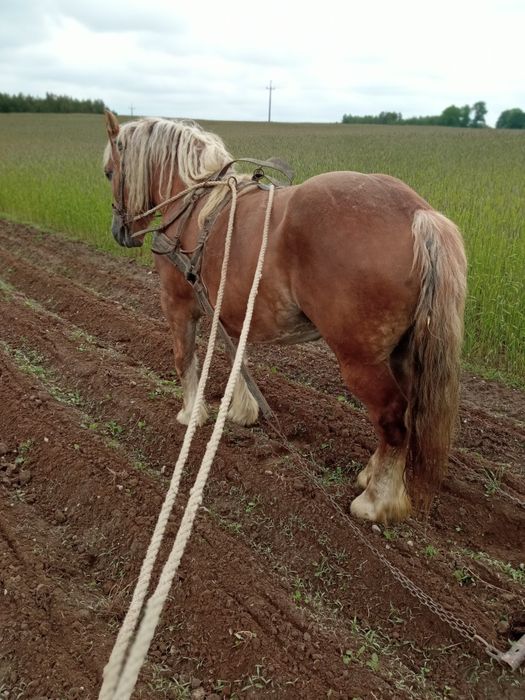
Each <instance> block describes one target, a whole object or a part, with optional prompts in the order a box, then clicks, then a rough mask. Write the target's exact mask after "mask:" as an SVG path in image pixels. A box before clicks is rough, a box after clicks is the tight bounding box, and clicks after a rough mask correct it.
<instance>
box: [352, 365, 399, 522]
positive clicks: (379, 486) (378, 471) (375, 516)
mask: <svg viewBox="0 0 525 700" xmlns="http://www.w3.org/2000/svg"><path fill="white" fill-rule="evenodd" d="M341 372H342V374H343V378H344V379H345V382H346V383H347V385H348V388H349V389H350V391H351V392H352V393H353V394H355V395H356V396H357V397H358V398H359V399H360V400H361V401H362V402H363V403H364V404H365V406H366V407H367V409H368V412H369V415H370V419H371V421H372V423H373V425H374V428H375V431H376V433H377V436H378V438H379V446H378V448H377V450H376V451H375V453H374V454H373V456H372V458H371V459H370V461H369V463H368V465H367V466H366V468H365V469H364V470H363V471H362V472H361V473H360V475H359V477H358V483H359V485H360V486H361V487H362V488H364V491H363V493H362V494H361V495H359V496H358V497H357V498H356V499H354V501H353V502H352V506H351V511H352V513H353V514H354V515H355V516H356V517H358V518H365V519H367V520H373V521H377V522H392V521H399V520H403V519H404V518H406V517H407V516H408V515H409V514H410V499H409V496H408V493H407V490H406V486H405V479H404V473H405V458H406V451H407V431H406V427H405V422H404V415H405V410H406V405H407V403H406V398H405V395H404V393H403V391H402V390H401V388H400V386H399V384H398V382H397V381H396V379H395V378H394V376H393V374H392V371H391V368H390V365H389V364H388V363H386V362H384V363H380V364H378V365H363V364H357V363H353V362H341Z"/></svg>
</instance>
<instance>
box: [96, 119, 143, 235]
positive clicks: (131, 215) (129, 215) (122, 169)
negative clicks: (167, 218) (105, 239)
mask: <svg viewBox="0 0 525 700" xmlns="http://www.w3.org/2000/svg"><path fill="white" fill-rule="evenodd" d="M106 129H107V132H108V138H109V142H108V145H107V147H106V150H105V153H104V174H105V176H106V177H107V178H108V180H109V181H110V182H111V187H112V190H113V204H112V207H113V220H112V223H111V233H112V234H113V237H114V239H115V240H116V241H117V243H119V244H120V245H121V246H125V247H126V248H135V247H137V246H141V245H142V244H143V243H144V235H145V234H142V235H140V236H134V235H133V234H134V232H135V231H141V230H142V229H144V228H146V227H147V226H148V224H149V222H150V221H151V220H152V218H153V215H150V216H147V217H141V216H140V213H136V212H134V211H130V210H129V207H128V201H127V200H128V187H127V184H126V149H125V139H124V138H122V130H121V128H120V124H119V123H118V120H117V118H116V116H115V115H114V114H113V112H110V111H109V110H106Z"/></svg>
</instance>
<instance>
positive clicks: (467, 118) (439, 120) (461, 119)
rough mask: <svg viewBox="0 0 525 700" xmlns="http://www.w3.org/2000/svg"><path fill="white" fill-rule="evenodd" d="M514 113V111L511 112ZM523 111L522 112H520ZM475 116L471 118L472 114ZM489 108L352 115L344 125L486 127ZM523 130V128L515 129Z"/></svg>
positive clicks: (479, 104) (345, 118) (346, 116)
mask: <svg viewBox="0 0 525 700" xmlns="http://www.w3.org/2000/svg"><path fill="white" fill-rule="evenodd" d="M510 111H514V110H510ZM518 111H521V110H518ZM472 113H473V116H472V117H471V114H472ZM486 113H487V107H486V104H485V102H482V101H480V102H475V103H474V105H473V106H472V107H471V106H470V105H463V107H456V105H450V106H449V107H446V108H445V109H444V110H443V111H442V112H441V114H439V115H429V116H426V117H409V118H408V119H403V117H402V115H401V112H380V113H379V114H378V115H371V114H369V115H365V116H364V117H357V116H353V115H351V114H343V119H342V122H343V124H406V125H414V126H457V127H463V128H466V127H469V126H470V127H475V128H479V127H484V126H486V124H485V115H486ZM514 128H522V127H514Z"/></svg>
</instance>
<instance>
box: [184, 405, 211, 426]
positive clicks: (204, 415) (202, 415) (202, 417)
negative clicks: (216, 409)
mask: <svg viewBox="0 0 525 700" xmlns="http://www.w3.org/2000/svg"><path fill="white" fill-rule="evenodd" d="M190 418H191V411H190V410H189V409H187V408H181V410H180V411H179V412H178V413H177V421H178V422H179V423H181V424H182V425H189V424H190ZM207 420H208V409H207V408H206V406H201V407H200V409H199V415H198V418H197V425H198V426H199V427H200V426H201V425H204V423H206V421H207Z"/></svg>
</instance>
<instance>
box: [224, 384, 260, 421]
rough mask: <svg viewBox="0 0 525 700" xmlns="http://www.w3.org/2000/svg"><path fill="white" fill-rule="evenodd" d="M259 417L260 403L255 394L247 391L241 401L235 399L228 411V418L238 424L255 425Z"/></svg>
mask: <svg viewBox="0 0 525 700" xmlns="http://www.w3.org/2000/svg"><path fill="white" fill-rule="evenodd" d="M258 417H259V404H258V403H257V401H256V400H255V399H254V398H253V396H252V395H251V394H250V393H249V392H248V391H246V392H245V394H244V395H243V396H242V400H241V401H237V402H236V401H233V402H232V405H231V406H230V409H229V411H228V419H229V420H231V421H233V422H234V423H237V424H238V425H244V426H248V425H253V424H254V423H256V422H257V418H258Z"/></svg>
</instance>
